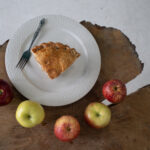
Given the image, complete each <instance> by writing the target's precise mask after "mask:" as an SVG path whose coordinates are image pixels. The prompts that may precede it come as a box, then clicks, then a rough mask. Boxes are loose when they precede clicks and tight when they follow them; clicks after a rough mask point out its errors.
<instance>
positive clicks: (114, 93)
mask: <svg viewBox="0 0 150 150" xmlns="http://www.w3.org/2000/svg"><path fill="white" fill-rule="evenodd" d="M102 91H103V95H104V97H105V98H106V99H107V100H109V101H110V102H112V103H119V102H121V101H122V100H123V99H124V97H125V96H126V93H127V92H126V91H127V90H126V86H125V84H124V83H122V82H121V81H120V80H116V79H115V80H110V81H108V82H106V83H105V84H104V86H103V89H102Z"/></svg>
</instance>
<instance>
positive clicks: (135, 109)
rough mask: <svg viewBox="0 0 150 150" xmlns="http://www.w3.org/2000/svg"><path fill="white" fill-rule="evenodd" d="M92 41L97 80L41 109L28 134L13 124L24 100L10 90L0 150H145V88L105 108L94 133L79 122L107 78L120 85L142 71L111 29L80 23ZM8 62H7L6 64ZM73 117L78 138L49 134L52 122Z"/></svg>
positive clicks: (1, 112) (0, 57) (131, 49)
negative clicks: (71, 99) (104, 121)
mask: <svg viewBox="0 0 150 150" xmlns="http://www.w3.org/2000/svg"><path fill="white" fill-rule="evenodd" d="M81 24H82V25H83V26H85V27H86V28H87V29H88V30H89V31H90V32H91V34H92V35H93V36H94V38H95V39H96V41H97V43H98V45H99V48H100V52H101V57H102V66H101V72H100V76H99V78H98V80H97V82H96V84H95V86H94V87H93V89H92V90H91V91H90V92H89V93H88V94H87V95H86V96H85V97H83V98H82V99H81V100H79V101H77V102H76V103H73V104H71V105H67V106H63V107H44V108H45V111H46V118H45V120H44V122H43V123H42V124H41V125H38V126H36V127H34V128H31V129H26V128H23V127H21V126H20V125H19V124H18V123H17V121H16V119H15V111H16V108H17V106H18V104H19V103H20V102H21V101H23V100H25V98H24V97H23V96H21V95H20V94H19V93H18V92H17V91H16V90H15V88H14V87H13V90H14V94H15V98H14V100H13V101H12V103H10V104H9V105H7V106H3V107H0V150H150V111H149V110H150V87H149V86H147V87H144V88H142V89H140V90H139V91H137V92H136V93H133V94H131V95H129V96H127V97H126V98H125V100H124V101H123V102H122V103H120V104H117V105H115V106H112V107H111V111H112V120H111V123H110V124H109V126H107V127H106V128H104V129H100V130H96V129H93V128H91V127H89V126H88V125H87V124H86V123H85V121H84V118H83V113H84V109H85V107H86V106H87V105H88V104H89V103H91V102H93V101H102V100H103V99H104V98H103V96H102V92H101V90H102V85H103V83H104V82H105V81H107V80H109V79H113V78H116V79H120V80H122V81H123V82H124V83H126V82H128V81H130V80H132V79H133V78H135V77H136V76H137V75H138V74H140V73H141V72H142V69H143V64H142V63H141V61H140V60H139V59H138V55H137V53H136V50H135V46H134V45H133V44H132V43H131V42H130V41H129V39H128V38H127V37H126V36H125V35H124V34H123V33H122V32H121V31H120V30H117V29H114V28H107V27H101V26H98V25H93V24H91V23H90V22H85V21H83V22H81ZM7 44H8V41H7V42H6V43H4V44H3V45H1V46H0V78H2V79H5V80H7V81H8V82H9V79H8V77H7V74H6V70H5V64H4V55H5V50H6V47H7ZM12 63H13V62H12ZM67 114H69V115H73V116H75V117H76V118H77V119H78V120H79V122H80V124H81V134H80V135H79V137H78V138H77V139H76V140H74V141H73V142H70V143H63V142H61V141H59V140H57V139H56V137H55V136H54V134H53V126H54V123H55V120H56V119H57V118H58V117H60V116H62V115H67Z"/></svg>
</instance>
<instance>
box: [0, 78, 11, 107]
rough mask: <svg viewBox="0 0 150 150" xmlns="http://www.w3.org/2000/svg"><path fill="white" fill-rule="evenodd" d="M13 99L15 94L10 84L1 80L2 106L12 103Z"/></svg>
mask: <svg viewBox="0 0 150 150" xmlns="http://www.w3.org/2000/svg"><path fill="white" fill-rule="evenodd" d="M12 99H13V92H12V89H11V87H10V86H9V84H8V83H7V82H6V81H4V80H2V79H0V106H2V105H6V104H8V103H10V102H11V101H12Z"/></svg>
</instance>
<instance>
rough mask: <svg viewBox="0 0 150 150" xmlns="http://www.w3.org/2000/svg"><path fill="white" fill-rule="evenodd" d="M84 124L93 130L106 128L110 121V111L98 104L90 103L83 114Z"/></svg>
mask: <svg viewBox="0 0 150 150" xmlns="http://www.w3.org/2000/svg"><path fill="white" fill-rule="evenodd" d="M84 117H85V120H86V122H87V123H88V124H89V125H90V126H92V127H94V128H97V129H98V128H104V127H106V126H107V125H108V124H109V122H110V119H111V111H110V109H109V108H108V107H107V106H106V105H104V104H102V103H99V102H92V103H90V104H89V105H88V106H87V107H86V109H85V113H84Z"/></svg>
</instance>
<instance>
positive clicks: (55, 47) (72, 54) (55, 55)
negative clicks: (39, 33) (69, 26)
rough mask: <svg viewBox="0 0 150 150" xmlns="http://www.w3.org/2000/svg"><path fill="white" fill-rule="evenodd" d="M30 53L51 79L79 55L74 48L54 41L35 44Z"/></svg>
mask: <svg viewBox="0 0 150 150" xmlns="http://www.w3.org/2000/svg"><path fill="white" fill-rule="evenodd" d="M32 53H33V54H34V56H35V58H36V60H37V62H38V63H39V64H40V65H41V67H42V69H43V70H44V71H45V72H47V74H48V76H49V77H50V78H51V79H54V78H56V77H58V76H59V75H60V74H61V73H62V72H64V71H65V70H66V69H67V68H68V67H70V66H71V65H72V64H73V63H74V61H75V60H76V59H77V58H78V57H79V56H80V54H79V53H78V52H77V51H76V50H75V49H74V48H70V47H69V46H68V45H64V44H62V43H54V42H48V43H42V44H40V45H39V46H35V47H34V48H33V49H32Z"/></svg>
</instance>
